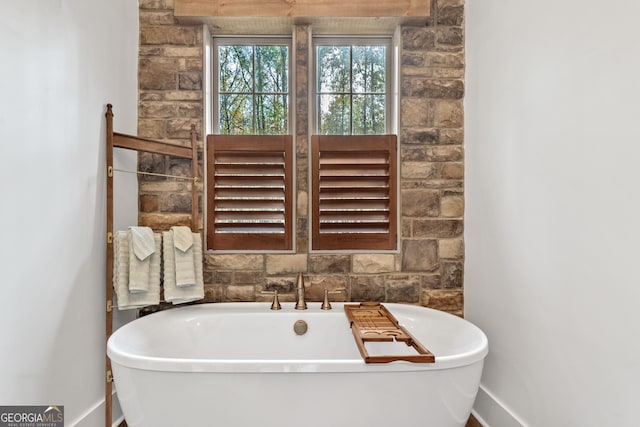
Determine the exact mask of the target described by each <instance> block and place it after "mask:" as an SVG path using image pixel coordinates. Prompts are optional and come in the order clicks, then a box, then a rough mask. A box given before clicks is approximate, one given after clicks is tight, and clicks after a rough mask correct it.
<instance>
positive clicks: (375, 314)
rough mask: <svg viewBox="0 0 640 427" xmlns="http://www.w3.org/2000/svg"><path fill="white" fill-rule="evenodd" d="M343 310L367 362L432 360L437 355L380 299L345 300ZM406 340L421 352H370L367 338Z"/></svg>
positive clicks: (375, 340) (389, 340) (371, 339)
mask: <svg viewBox="0 0 640 427" xmlns="http://www.w3.org/2000/svg"><path fill="white" fill-rule="evenodd" d="M344 311H345V313H346V315H347V319H349V323H350V325H351V332H352V333H353V337H354V338H355V340H356V345H357V346H358V350H360V354H361V355H362V358H363V359H364V361H365V363H388V362H395V361H397V360H403V361H406V362H414V363H433V362H435V356H434V355H433V354H432V353H431V352H430V351H429V350H427V349H426V348H425V347H423V346H422V344H420V343H419V342H418V341H417V340H416V339H415V338H414V337H412V336H411V334H410V333H409V332H408V331H407V330H406V329H405V328H403V327H402V326H400V325H399V324H398V321H397V320H396V318H395V317H394V316H393V314H391V313H390V312H389V310H387V309H386V307H385V306H383V305H382V304H379V303H361V304H345V305H344ZM393 341H400V342H404V343H405V344H406V345H407V346H411V347H413V348H414V349H415V350H416V351H417V352H418V354H408V355H384V356H370V355H369V353H368V352H367V349H366V347H365V343H366V342H393Z"/></svg>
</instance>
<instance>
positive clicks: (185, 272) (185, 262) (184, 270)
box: [171, 226, 200, 287]
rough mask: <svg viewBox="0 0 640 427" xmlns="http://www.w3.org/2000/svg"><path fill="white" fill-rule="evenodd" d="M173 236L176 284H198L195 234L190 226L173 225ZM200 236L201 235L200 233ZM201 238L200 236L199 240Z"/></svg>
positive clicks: (179, 285) (180, 285)
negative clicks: (194, 246)
mask: <svg viewBox="0 0 640 427" xmlns="http://www.w3.org/2000/svg"><path fill="white" fill-rule="evenodd" d="M171 236H172V238H173V246H174V250H173V252H174V257H175V268H176V286H178V287H183V286H192V285H195V284H196V271H195V265H194V261H195V259H194V255H195V254H194V249H193V243H194V240H195V238H194V235H193V233H192V232H191V229H190V228H189V227H184V226H174V227H171ZM198 236H199V235H198ZM199 239H200V238H199V237H198V240H199Z"/></svg>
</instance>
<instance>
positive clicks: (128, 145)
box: [105, 104, 199, 427]
mask: <svg viewBox="0 0 640 427" xmlns="http://www.w3.org/2000/svg"><path fill="white" fill-rule="evenodd" d="M105 115H106V117H107V236H106V237H107V273H106V339H107V340H108V339H109V337H110V336H111V334H112V333H113V307H114V305H113V232H114V230H113V173H114V168H113V149H114V148H124V149H128V150H134V151H142V152H146V153H153V154H164V155H168V156H173V157H180V158H184V159H190V160H191V230H192V231H193V232H194V233H197V232H198V231H199V222H198V188H197V187H198V186H197V183H198V146H197V132H196V129H195V125H191V146H190V147H184V146H181V145H177V144H172V143H169V142H163V141H156V140H152V139H147V138H140V137H137V136H131V135H125V134H122V133H117V132H114V131H113V111H112V105H111V104H107V112H106V114H105ZM135 173H142V172H135ZM176 178H184V177H176ZM105 342H106V341H105ZM105 359H106V366H105V368H106V371H105V372H106V374H105V427H111V426H112V422H113V420H112V403H113V402H112V389H113V375H112V372H111V360H109V356H106V355H105Z"/></svg>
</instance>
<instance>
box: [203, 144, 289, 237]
mask: <svg viewBox="0 0 640 427" xmlns="http://www.w3.org/2000/svg"><path fill="white" fill-rule="evenodd" d="M234 153H236V154H238V155H239V156H243V155H249V156H253V157H254V158H258V157H259V156H260V153H263V154H264V155H265V157H267V156H268V155H269V154H270V153H271V154H276V155H282V156H283V167H284V176H283V178H282V179H283V185H284V188H283V195H284V199H283V218H284V226H283V229H284V230H283V232H282V233H277V234H275V233H261V232H244V233H236V232H225V233H221V232H219V231H220V230H222V228H223V226H221V225H218V224H216V216H217V215H218V214H217V212H219V210H217V208H218V205H219V204H221V203H222V202H220V201H219V200H218V199H216V188H217V187H216V185H217V184H218V183H219V182H220V181H219V179H220V178H219V177H220V176H221V175H220V174H218V175H216V174H217V171H218V170H222V168H223V166H218V167H217V166H216V165H217V160H218V158H219V157H221V156H222V155H225V154H226V155H231V156H233V155H234ZM218 164H219V163H218ZM256 165H257V166H260V163H259V162H258V163H256ZM269 167H271V166H269V165H267V164H265V166H264V167H263V169H264V168H267V169H268V168H269ZM265 170H266V169H265ZM247 179H254V178H251V177H250V178H247ZM262 179H263V177H260V176H256V177H255V180H256V181H255V183H256V184H257V185H258V187H259V188H261V189H262V187H261V185H262V184H260V182H261V180H262ZM252 182H253V181H252ZM292 185H293V144H292V137H291V135H258V136H256V135H208V136H207V217H206V225H207V250H291V249H292V248H293V243H292V242H293V239H292V237H293V201H292V194H293V190H292ZM218 188H219V187H218ZM226 188H227V190H228V191H229V187H226ZM230 191H232V192H234V191H243V190H236V189H235V188H233V187H231V188H230ZM233 194H235V193H233ZM239 197H240V196H239ZM256 203H260V202H256ZM230 215H235V213H234V212H232V213H231V214H230Z"/></svg>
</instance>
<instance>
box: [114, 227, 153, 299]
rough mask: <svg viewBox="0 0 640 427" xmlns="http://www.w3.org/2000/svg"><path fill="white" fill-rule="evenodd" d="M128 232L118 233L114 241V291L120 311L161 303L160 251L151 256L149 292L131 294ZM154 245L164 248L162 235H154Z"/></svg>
mask: <svg viewBox="0 0 640 427" xmlns="http://www.w3.org/2000/svg"><path fill="white" fill-rule="evenodd" d="M128 234H129V233H128V232H126V231H117V232H116V233H115V235H114V240H113V289H114V290H115V293H116V297H117V303H116V305H117V307H118V309H120V310H128V309H135V308H142V307H146V306H148V305H157V304H159V303H160V259H161V257H160V251H159V250H156V251H155V252H154V253H153V254H151V255H150V265H149V290H148V291H147V292H139V293H131V292H129V239H128ZM154 244H155V246H156V247H157V248H160V247H162V246H161V245H162V240H161V236H160V234H154Z"/></svg>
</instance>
